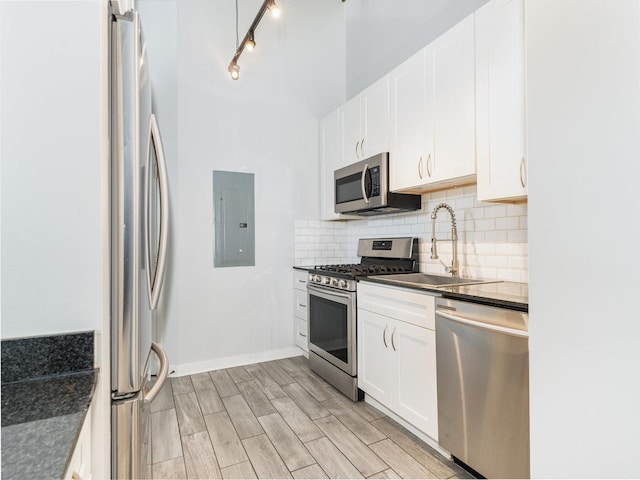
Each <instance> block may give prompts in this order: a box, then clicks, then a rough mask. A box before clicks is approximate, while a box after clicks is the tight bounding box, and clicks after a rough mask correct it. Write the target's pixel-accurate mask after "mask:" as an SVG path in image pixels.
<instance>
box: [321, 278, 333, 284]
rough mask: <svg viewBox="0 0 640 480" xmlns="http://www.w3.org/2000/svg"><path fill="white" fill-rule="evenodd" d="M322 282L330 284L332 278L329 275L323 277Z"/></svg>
mask: <svg viewBox="0 0 640 480" xmlns="http://www.w3.org/2000/svg"><path fill="white" fill-rule="evenodd" d="M322 283H324V284H325V285H329V284H330V283H331V279H330V278H329V277H322Z"/></svg>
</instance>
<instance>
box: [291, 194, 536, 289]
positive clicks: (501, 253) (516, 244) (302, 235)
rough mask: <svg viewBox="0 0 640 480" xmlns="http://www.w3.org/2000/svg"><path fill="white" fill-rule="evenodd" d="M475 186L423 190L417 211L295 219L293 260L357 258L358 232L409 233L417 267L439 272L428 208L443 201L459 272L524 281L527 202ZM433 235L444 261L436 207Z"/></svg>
mask: <svg viewBox="0 0 640 480" xmlns="http://www.w3.org/2000/svg"><path fill="white" fill-rule="evenodd" d="M476 192H477V189H476V186H475V185H468V186H465V187H462V188H456V189H450V190H444V191H440V192H431V193H428V194H424V195H423V196H422V210H421V211H420V212H418V213H416V212H412V213H410V214H397V215H389V216H383V217H368V218H363V219H361V220H360V219H359V220H350V221H337V222H324V221H316V220H298V221H296V222H295V225H294V234H295V253H294V262H295V265H320V264H327V263H354V262H359V261H360V259H359V258H358V256H357V243H358V239H359V238H375V237H386V236H390V237H396V236H412V237H417V238H418V239H419V252H420V263H419V270H420V271H421V272H425V273H434V274H444V273H445V267H444V265H442V264H441V263H440V262H439V261H438V260H431V259H430V254H431V228H432V220H431V211H432V210H433V208H434V207H435V206H436V205H438V204H439V203H441V202H446V203H448V204H449V205H451V206H452V207H453V208H454V210H455V214H456V220H457V227H458V252H459V254H460V259H459V261H460V269H461V275H463V276H469V277H474V278H485V279H498V280H507V281H516V282H527V281H528V277H529V272H528V268H529V267H528V255H529V248H528V244H527V241H528V238H527V205H526V204H508V205H500V204H498V205H496V204H490V203H483V202H479V201H478V199H477V197H476ZM436 236H437V238H438V239H439V241H438V251H439V253H440V258H441V260H442V261H443V262H444V263H445V264H447V265H448V264H449V263H450V262H451V256H452V255H451V242H450V241H449V240H447V239H450V238H451V223H450V219H449V214H448V213H447V212H446V211H440V212H438V219H437V221H436Z"/></svg>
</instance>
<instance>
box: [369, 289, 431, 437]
mask: <svg viewBox="0 0 640 480" xmlns="http://www.w3.org/2000/svg"><path fill="white" fill-rule="evenodd" d="M358 387H359V388H360V389H361V390H363V391H364V392H365V393H366V394H367V395H369V396H371V397H372V398H374V399H375V400H377V401H378V402H380V403H381V404H383V405H384V406H385V407H387V408H388V409H389V410H391V411H392V412H394V413H395V414H397V415H398V416H399V417H401V418H403V419H404V420H406V421H407V422H409V423H410V424H412V425H413V426H415V427H416V428H417V429H418V430H420V431H422V432H424V433H425V434H427V435H429V436H430V437H431V438H433V439H434V440H437V439H438V396H437V389H436V349H435V296H433V295H429V294H426V293H422V292H416V291H412V290H409V289H400V288H395V287H386V286H380V285H373V284H369V283H365V282H360V284H359V285H358Z"/></svg>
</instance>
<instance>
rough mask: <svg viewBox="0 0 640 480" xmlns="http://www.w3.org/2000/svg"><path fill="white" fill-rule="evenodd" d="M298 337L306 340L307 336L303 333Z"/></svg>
mask: <svg viewBox="0 0 640 480" xmlns="http://www.w3.org/2000/svg"><path fill="white" fill-rule="evenodd" d="M298 335H300V336H301V337H304V338H307V335H306V334H305V333H299V334H298Z"/></svg>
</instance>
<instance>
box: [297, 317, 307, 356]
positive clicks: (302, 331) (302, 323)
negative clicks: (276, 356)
mask: <svg viewBox="0 0 640 480" xmlns="http://www.w3.org/2000/svg"><path fill="white" fill-rule="evenodd" d="M295 321H296V345H297V346H299V347H300V348H302V349H303V350H304V351H305V352H307V351H309V343H308V342H307V321H306V320H302V319H301V318H297V317H296V319H295Z"/></svg>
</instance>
